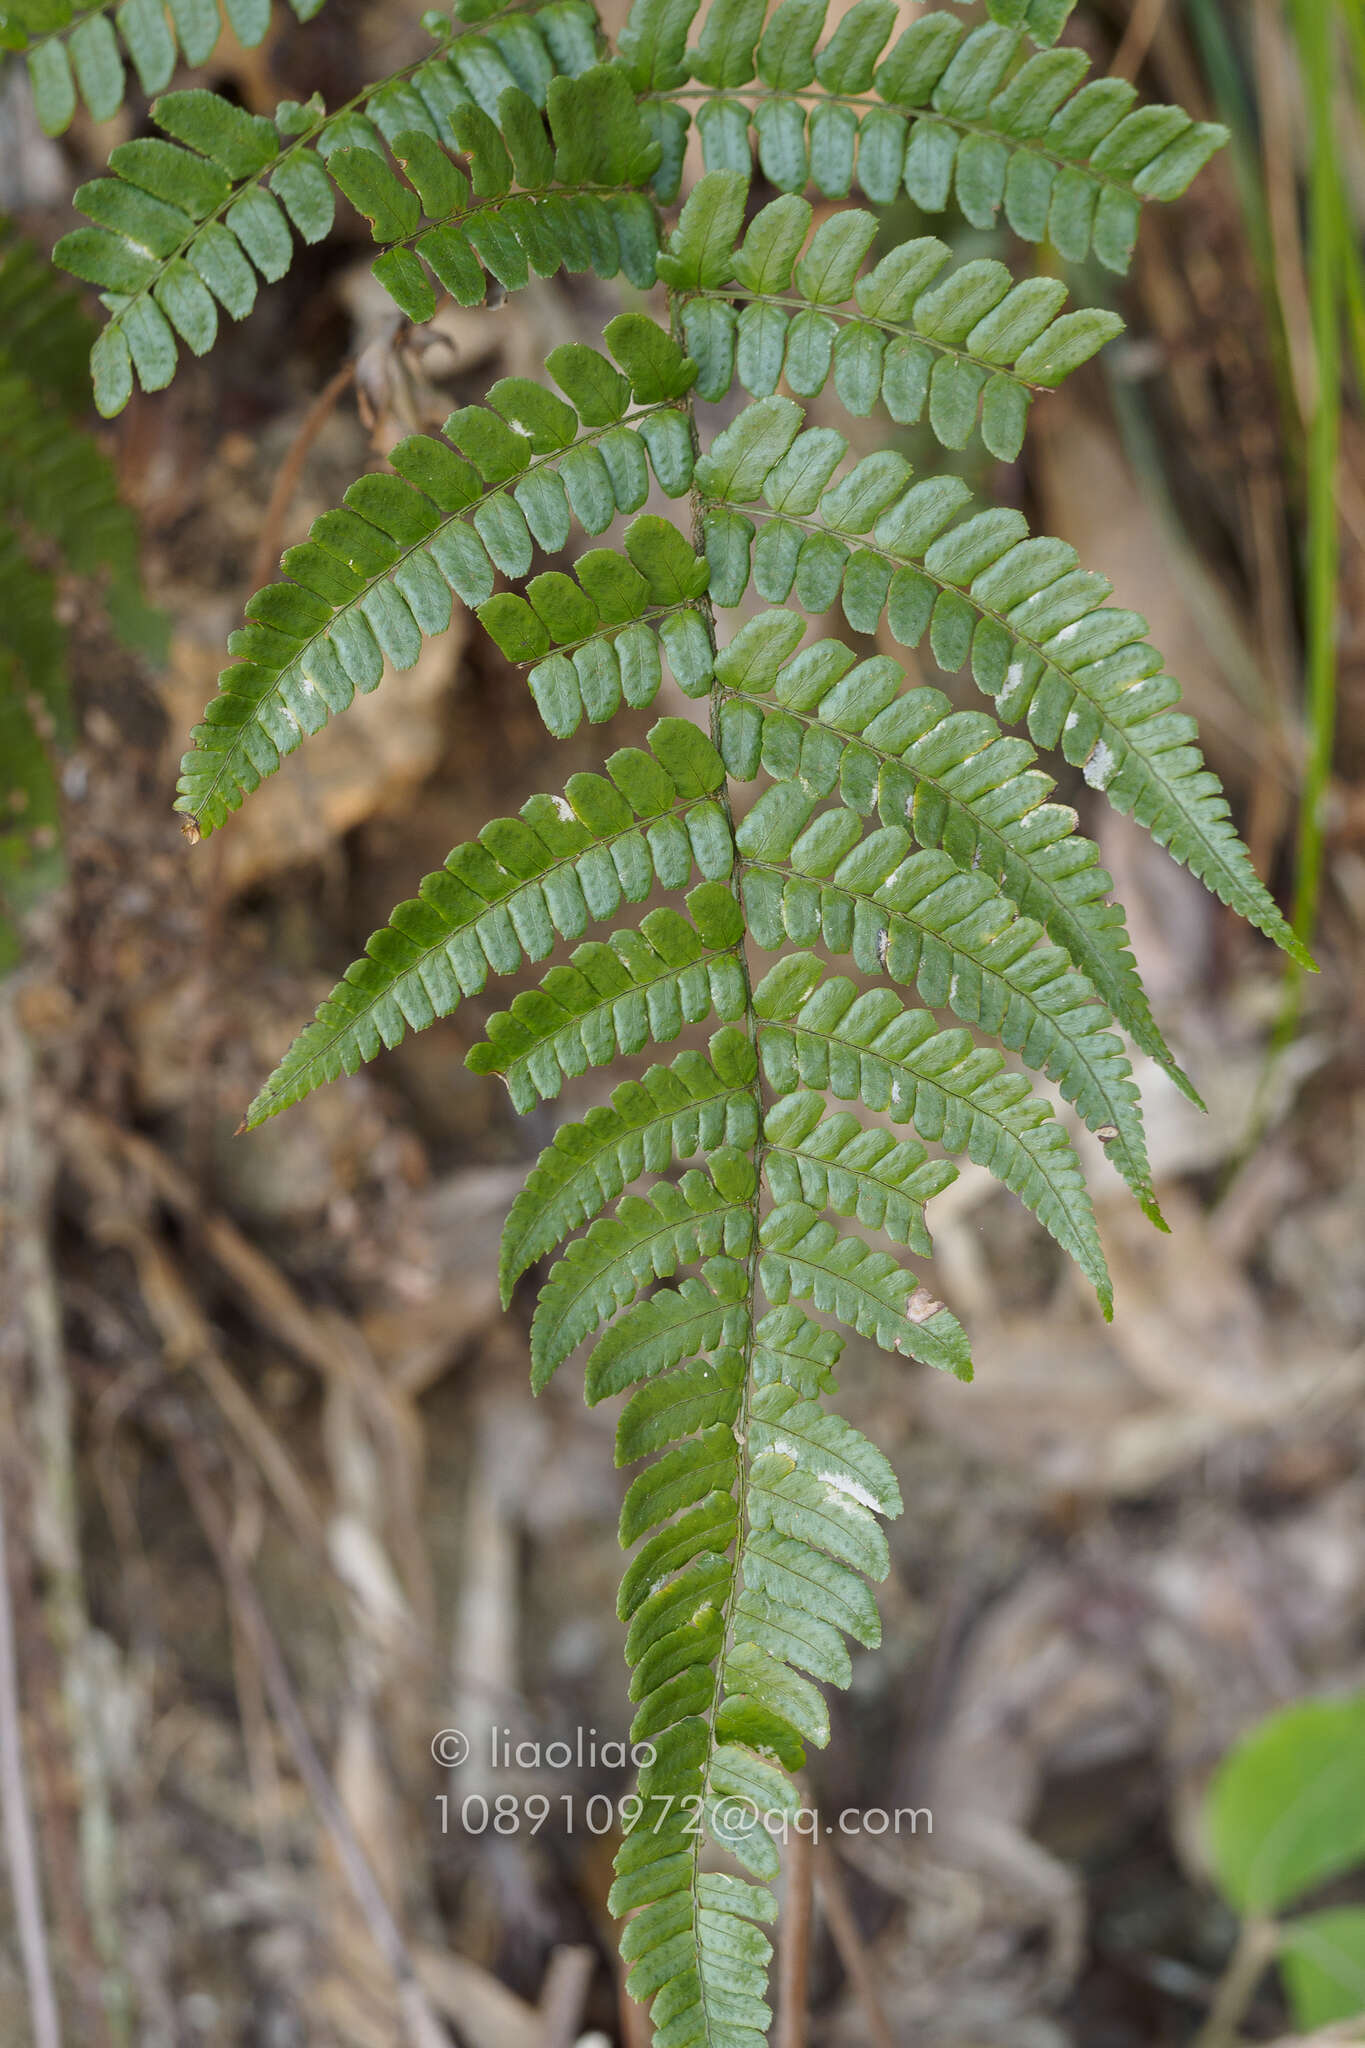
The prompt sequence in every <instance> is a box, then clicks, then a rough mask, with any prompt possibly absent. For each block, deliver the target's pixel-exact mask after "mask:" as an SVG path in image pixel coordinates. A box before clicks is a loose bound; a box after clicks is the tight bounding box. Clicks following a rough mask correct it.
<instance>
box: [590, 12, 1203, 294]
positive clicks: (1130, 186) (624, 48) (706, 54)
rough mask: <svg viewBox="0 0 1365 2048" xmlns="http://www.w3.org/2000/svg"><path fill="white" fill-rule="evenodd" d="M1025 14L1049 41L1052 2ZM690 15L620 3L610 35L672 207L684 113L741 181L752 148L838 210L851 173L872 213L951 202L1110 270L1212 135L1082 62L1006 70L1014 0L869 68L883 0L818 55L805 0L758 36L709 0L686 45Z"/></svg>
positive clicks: (1193, 166)
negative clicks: (649, 116) (623, 7)
mask: <svg viewBox="0 0 1365 2048" xmlns="http://www.w3.org/2000/svg"><path fill="white" fill-rule="evenodd" d="M1033 8H1034V9H1036V10H1037V15H1036V24H1035V21H1034V20H1032V19H1030V20H1029V23H1028V25H1029V28H1030V31H1031V32H1032V33H1034V34H1035V36H1036V38H1037V39H1038V40H1044V41H1046V40H1048V39H1049V38H1050V34H1051V33H1053V32H1060V27H1061V21H1060V20H1059V19H1057V15H1058V11H1059V10H1058V8H1057V7H1056V6H1055V5H1051V4H1049V0H1033ZM697 12H698V8H697V5H695V4H694V0H681V4H679V0H635V4H634V5H633V6H632V8H631V12H630V15H629V17H628V20H627V23H626V27H625V29H624V30H623V32H622V34H621V36H620V37H619V38H618V47H619V48H620V50H621V52H622V54H623V55H624V56H625V58H626V60H627V62H628V64H629V65H630V67H631V72H632V76H633V78H634V82H635V84H636V87H637V89H638V90H639V91H640V92H641V93H642V94H643V95H645V97H646V100H647V102H648V103H652V104H653V105H654V106H655V107H656V108H657V114H656V120H657V124H658V133H659V137H660V141H661V143H662V146H663V161H662V164H661V166H660V170H659V172H658V174H657V176H656V181H655V189H656V191H657V193H658V195H659V197H660V198H661V199H663V200H665V201H669V200H672V199H674V198H676V196H677V193H678V189H679V185H680V182H681V176H682V164H683V155H684V150H685V146H686V139H687V131H688V128H689V126H690V124H691V122H692V120H694V119H695V121H696V125H697V130H698V133H699V136H700V138H701V145H702V155H703V160H704V163H705V166H706V169H707V170H708V171H717V170H728V171H742V172H744V173H745V174H746V175H747V174H748V172H749V170H750V166H751V161H752V157H753V154H754V152H755V149H756V151H757V157H758V163H759V166H760V168H761V170H762V172H763V175H764V176H765V177H766V178H767V179H768V181H769V183H771V184H773V185H776V186H777V188H778V189H779V191H782V192H797V191H801V190H802V189H804V187H805V186H806V185H807V184H814V185H815V187H816V188H817V190H818V191H820V192H821V193H822V194H823V195H824V196H825V197H826V198H830V199H842V198H845V197H846V196H847V195H848V193H849V192H850V191H851V190H852V189H853V185H854V183H855V178H856V182H857V184H858V186H859V188H860V189H861V191H862V192H864V193H865V194H866V196H867V197H868V198H869V199H871V200H872V201H874V203H877V204H880V205H885V204H887V203H888V202H890V201H891V200H893V199H895V198H896V197H897V195H898V194H899V193H900V192H901V191H905V192H907V193H908V194H909V196H910V198H911V199H912V200H914V201H915V203H916V205H917V206H919V207H920V208H921V210H922V211H924V212H926V213H941V212H942V211H943V209H944V207H945V206H946V205H947V204H948V201H949V198H950V196H951V197H955V198H956V200H957V203H958V205H959V206H960V207H961V209H962V211H963V213H964V214H965V215H966V217H967V219H968V220H969V221H970V222H971V224H972V226H973V227H978V228H989V227H993V226H994V225H995V223H996V221H997V219H998V217H999V215H1000V212H1001V210H1002V208H1003V211H1004V215H1005V218H1006V220H1007V221H1008V223H1009V225H1010V227H1011V228H1012V229H1013V230H1014V232H1015V234H1017V235H1018V236H1020V238H1021V239H1022V240H1024V241H1026V242H1041V241H1042V240H1044V239H1045V238H1046V239H1047V240H1049V241H1050V242H1051V243H1052V245H1053V247H1054V248H1055V249H1056V250H1057V251H1058V253H1059V255H1062V256H1064V257H1065V258H1067V260H1068V261H1071V262H1080V261H1082V260H1083V259H1084V258H1085V256H1086V255H1088V254H1089V253H1090V251H1091V249H1092V248H1093V250H1094V253H1095V255H1096V256H1097V257H1098V258H1099V260H1100V261H1101V263H1103V264H1105V265H1106V267H1107V268H1109V269H1111V270H1114V271H1118V272H1120V273H1122V272H1123V271H1126V270H1127V268H1128V264H1129V260H1130V258H1131V256H1132V251H1133V244H1134V241H1135V239H1136V235H1137V227H1138V217H1139V213H1140V210H1141V207H1142V204H1143V202H1144V201H1145V200H1149V199H1175V198H1177V197H1178V196H1179V195H1180V194H1181V193H1182V192H1183V191H1185V189H1186V188H1187V186H1188V185H1189V183H1190V181H1191V179H1192V178H1193V177H1194V176H1195V174H1196V173H1197V172H1198V171H1199V170H1200V169H1201V168H1202V167H1203V165H1204V164H1206V163H1207V162H1208V160H1209V158H1210V157H1211V156H1212V155H1213V153H1214V151H1215V150H1217V149H1219V148H1221V147H1222V145H1223V143H1224V142H1225V141H1226V140H1227V130H1226V129H1224V128H1222V127H1220V126H1218V125H1217V124H1216V123H1213V122H1206V121H1200V122H1195V121H1191V119H1190V117H1189V115H1188V114H1186V113H1184V112H1183V111H1182V110H1181V109H1180V108H1179V107H1162V106H1144V107H1135V106H1134V102H1135V100H1136V98H1137V94H1136V91H1135V89H1134V88H1133V87H1132V86H1131V85H1128V84H1126V83H1125V82H1124V81H1123V80H1122V79H1095V80H1091V81H1089V82H1088V83H1083V82H1082V81H1083V80H1084V79H1085V77H1086V73H1087V72H1088V70H1089V68H1090V67H1089V63H1088V60H1087V59H1086V57H1085V55H1084V53H1083V52H1082V51H1079V50H1071V49H1066V50H1042V51H1039V52H1038V53H1036V54H1035V55H1033V56H1029V57H1025V58H1024V59H1023V61H1022V62H1021V61H1019V60H1020V56H1021V50H1022V34H1021V30H1020V29H1019V28H1018V27H1016V26H1010V25H1007V24H1008V23H1009V22H1010V21H1011V20H1013V21H1014V22H1018V21H1019V20H1020V18H1021V9H1020V7H1019V5H1018V0H997V5H996V6H995V7H994V8H993V9H992V12H993V13H994V14H995V15H996V21H995V22H993V23H987V24H985V25H984V26H982V27H980V28H976V29H971V30H968V28H967V26H966V24H965V23H963V22H960V21H957V20H955V19H954V18H953V17H952V16H951V15H948V14H945V13H942V12H930V13H928V14H925V15H923V16H922V17H921V18H920V19H919V20H918V21H916V22H913V23H912V24H911V25H910V27H909V28H907V29H906V30H905V31H904V32H903V34H902V35H901V36H900V37H899V38H898V39H897V41H896V42H895V43H894V44H893V45H892V46H891V48H890V50H889V51H888V52H887V53H886V55H885V56H884V57H880V61H878V60H879V56H880V53H881V51H882V50H883V48H884V46H885V44H886V41H887V38H888V37H889V36H890V34H891V32H892V29H893V27H894V25H895V19H896V10H895V8H894V7H893V6H891V5H889V4H888V0H857V5H856V6H854V7H853V8H851V9H850V10H849V12H848V14H846V15H845V16H844V17H843V19H842V20H841V21H840V23H839V26H838V27H837V29H836V30H835V31H834V34H833V35H832V36H831V37H830V39H829V41H828V42H827V43H826V44H825V45H824V46H823V47H822V48H821V49H819V50H818V51H817V49H816V44H817V43H818V41H819V38H820V34H821V31H822V29H823V27H824V19H825V12H826V9H825V7H824V6H822V5H821V4H820V0H783V4H782V5H780V6H779V7H778V8H777V9H776V10H775V11H774V12H773V13H772V15H771V16H769V17H768V19H767V22H766V25H765V23H764V12H765V10H764V9H763V8H762V7H755V6H754V5H753V4H751V0H711V4H710V6H709V7H708V8H707V9H706V12H705V17H704V22H703V27H702V31H701V35H700V38H699V40H698V42H697V43H696V44H695V45H694V46H692V47H691V48H689V47H688V45H687V36H688V31H689V29H690V27H691V25H692V22H693V19H694V17H695V16H696V14H697ZM1030 13H1032V10H1030ZM1002 16H1003V17H1004V23H1005V24H1006V25H1002V23H1001V17H1002ZM1063 18H1064V17H1063ZM691 81H696V82H695V83H693V82H691ZM687 100H693V101H696V102H697V103H698V104H697V106H696V110H695V113H694V112H693V111H692V110H691V109H689V108H688V107H687V106H685V105H683V104H682V103H683V102H684V101H687ZM808 100H809V101H812V102H813V104H812V105H808V104H807V101H808ZM855 164H856V171H855Z"/></svg>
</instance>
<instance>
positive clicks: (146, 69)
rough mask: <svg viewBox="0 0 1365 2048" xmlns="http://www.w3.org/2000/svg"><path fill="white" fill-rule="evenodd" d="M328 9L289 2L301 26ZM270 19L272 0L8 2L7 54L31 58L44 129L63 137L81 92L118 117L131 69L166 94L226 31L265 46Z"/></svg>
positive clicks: (96, 112)
mask: <svg viewBox="0 0 1365 2048" xmlns="http://www.w3.org/2000/svg"><path fill="white" fill-rule="evenodd" d="M323 4H324V0H289V5H290V8H291V10H292V11H293V13H294V15H295V16H296V17H297V19H298V20H299V21H311V20H312V19H313V17H314V15H315V14H318V13H320V12H321V10H322V7H323ZM111 16H112V17H113V18H112V20H111V19H110V17H111ZM270 18H271V6H270V0H221V6H220V0H170V6H169V9H167V8H165V7H163V6H161V5H160V4H158V0H118V5H117V8H116V7H115V0H97V4H96V5H95V6H85V7H77V6H73V5H72V0H5V5H4V6H3V7H0V49H9V50H22V51H23V52H24V53H25V59H26V62H27V64H28V75H29V78H30V81H31V82H32V86H33V105H34V109H35V111H36V113H37V116H38V124H39V126H40V127H41V128H42V130H43V133H44V134H45V135H61V134H62V133H63V132H64V131H65V130H66V129H67V128H68V127H69V126H70V125H71V120H72V117H73V116H74V114H75V112H76V94H77V89H78V88H79V92H80V97H81V99H82V100H84V102H85V106H86V110H87V112H88V113H89V115H90V118H91V120H92V121H108V120H111V119H112V118H113V116H114V115H115V114H116V113H117V112H118V110H119V108H120V107H121V106H122V105H123V102H124V98H125V96H126V94H127V91H128V78H127V73H126V67H127V66H128V65H131V66H132V68H133V71H134V72H135V73H136V76H137V81H138V84H139V85H140V86H141V87H142V90H143V91H144V92H145V93H154V92H161V91H162V90H163V89H164V88H165V87H166V86H167V85H169V83H170V80H171V74H172V72H173V71H174V70H175V67H176V65H177V63H179V62H181V61H183V62H184V63H186V64H193V65H198V64H206V63H207V62H208V60H209V58H210V57H211V56H212V55H213V52H214V50H215V49H216V48H217V46H218V42H219V38H220V37H221V36H222V35H223V33H224V31H225V30H230V31H231V33H232V34H233V35H235V36H236V38H237V40H238V42H239V43H241V45H242V47H243V48H244V49H248V50H254V49H256V48H258V47H259V45H260V44H261V43H262V42H264V40H265V37H266V33H267V31H268V29H269V27H270ZM115 28H117V30H118V34H117V35H116V34H115V33H114V31H115ZM120 44H121V47H120Z"/></svg>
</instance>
